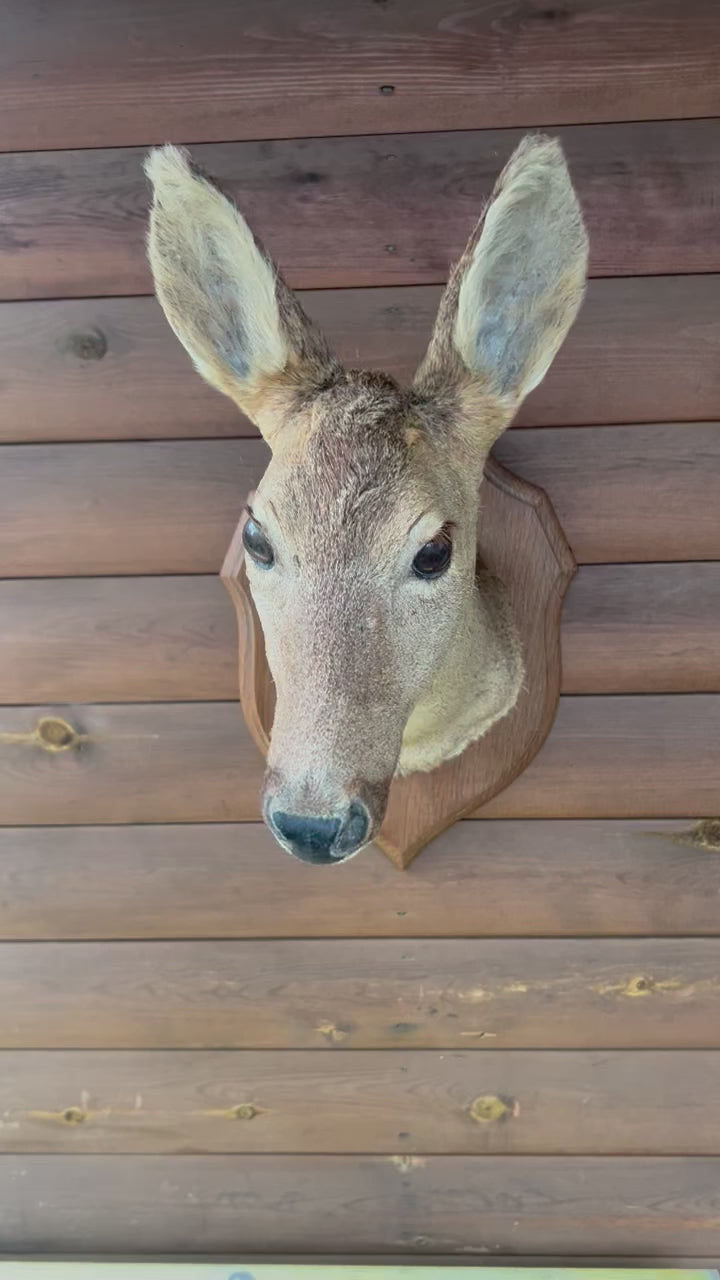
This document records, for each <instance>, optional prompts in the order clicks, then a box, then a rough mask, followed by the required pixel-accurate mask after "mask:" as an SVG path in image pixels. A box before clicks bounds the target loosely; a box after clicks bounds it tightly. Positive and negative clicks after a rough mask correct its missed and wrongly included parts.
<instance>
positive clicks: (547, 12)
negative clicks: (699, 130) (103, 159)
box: [0, 0, 720, 151]
mask: <svg viewBox="0 0 720 1280" xmlns="http://www.w3.org/2000/svg"><path fill="white" fill-rule="evenodd" d="M717 39H718V23H717V16H716V14H715V11H714V9H713V7H712V6H708V5H707V4H703V2H702V0H687V2H686V3H685V4H680V3H679V2H678V0H661V2H660V3H659V2H658V0H653V3H652V4H650V3H647V2H646V3H642V4H634V5H627V4H623V3H622V0H602V3H593V4H590V3H588V0H570V2H569V3H566V4H565V5H563V7H562V8H561V9H557V8H536V7H528V6H526V5H521V4H510V5H507V6H506V7H505V9H504V10H503V11H502V13H500V14H498V11H497V7H496V6H495V5H493V4H492V3H489V2H488V0H484V2H483V3H481V4H479V5H478V4H476V5H475V6H474V7H473V9H472V11H471V12H453V11H448V7H447V4H445V3H444V2H443V0H422V2H421V3H417V0H396V3H394V4H393V5H390V6H385V5H377V6H373V7H371V6H370V5H363V6H361V7H360V8H358V9H356V8H355V7H354V6H339V7H338V6H337V5H333V4H332V2H331V0H313V2H312V4H305V5H303V6H302V7H301V8H298V7H297V6H295V5H292V4H290V3H288V0H271V2H269V3H265V4H263V6H262V9H261V10H259V11H257V12H256V11H255V10H252V11H247V10H246V9H245V8H244V7H243V6H238V5H236V4H233V3H231V0H213V2H212V3H211V4H205V5H204V6H203V8H202V11H200V10H198V8H197V6H196V5H195V4H194V3H193V2H192V0H181V3H177V0H175V2H172V0H161V2H160V3H155V4H153V5H151V6H148V5H147V4H143V3H142V0H124V3H123V4H122V5H117V4H113V5H106V6H102V7H101V8H98V7H97V6H96V5H93V4H92V0H63V3H62V4H55V5H51V6H49V7H48V6H46V5H43V4H42V3H41V0H6V3H5V4H4V5H3V14H2V24H1V25H0V50H1V51H2V56H1V57H0V85H2V93H1V94H0V120H2V127H1V128H0V149H4V150H8V151H9V150H23V149H25V150H32V149H34V148H37V147H67V146H71V147H97V146H116V145H117V146H125V145H127V144H129V143H143V142H150V141H154V142H165V141H166V139H168V138H173V139H176V138H187V139H189V140H195V141H203V140H211V139H223V138H273V137H288V136H292V137H300V136H306V135H308V134H314V133H336V134H342V133H372V132H388V131H395V130H398V131H405V130H416V129H472V128H477V127H478V126H479V125H493V126H500V127H505V126H508V125H517V124H523V125H527V124H530V125H532V124H535V123H536V122H537V121H538V120H542V121H544V122H546V123H558V122H567V121H583V120H625V119H640V120H644V119H649V118H652V117H660V118H663V117H664V116H666V115H667V114H668V111H669V108H670V109H671V111H672V114H673V115H675V116H704V115H717V114H718V113H720V98H719V97H718V91H717V84H716V82H715V76H714V72H715V62H714V60H713V56H712V55H713V50H714V48H715V47H716V45H717ZM148 66H151V67H152V75H150V74H149V73H148Z"/></svg>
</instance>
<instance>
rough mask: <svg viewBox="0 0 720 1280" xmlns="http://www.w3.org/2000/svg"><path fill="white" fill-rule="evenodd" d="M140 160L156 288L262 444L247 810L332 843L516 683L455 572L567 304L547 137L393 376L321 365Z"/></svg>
mask: <svg viewBox="0 0 720 1280" xmlns="http://www.w3.org/2000/svg"><path fill="white" fill-rule="evenodd" d="M146 171H147V173H148V176H149V178H150V180H151V182H152V185H153V188H154V204H153V209H152V214H151V222H150V236H149V255H150V262H151V265H152V270H153V275H154V278H155V286H156V290H157V296H158V298H159V300H160V303H161V304H162V307H163V309H164V311H165V314H166V316H167V318H168V320H169V322H170V324H171V326H172V328H173V329H174V331H175V333H176V334H177V336H178V338H179V339H180V341H181V342H182V344H183V345H184V347H185V348H186V350H187V351H188V352H189V354H190V356H191V358H192V360H193V362H194V364H195V367H196V368H197V370H198V372H199V373H201V374H202V376H203V377H204V378H206V379H207V381H208V382H210V383H211V384H212V385H213V386H214V387H217V388H218V389H219V390H220V391H223V392H225V394H226V395H228V396H230V397H231V398H232V399H233V400H234V401H235V402H236V403H237V404H238V405H239V406H240V408H241V409H242V410H243V411H244V412H245V413H246V414H247V415H248V417H250V418H251V419H252V421H253V422H255V423H256V424H257V426H258V428H259V430H260V432H261V433H262V435H263V436H264V438H265V440H266V441H267V443H268V444H269V446H270V449H271V451H272V460H271V461H270V464H269V466H268V468H267V470H266V472H265V474H264V476H263V478H262V480H261V482H260V484H259V485H258V488H257V491H256V492H255V493H254V494H252V495H251V498H250V501H249V503H248V506H247V510H246V517H245V523H244V527H243V535H242V537H243V543H244V547H245V554H246V571H247V578H248V582H249V585H250V589H251V591H252V596H253V599H254V602H255V606H256V609H257V612H258V614H259V617H260V621H261V623H262V628H263V632H264V636H265V646H266V652H267V659H268V663H269V666H270V670H271V672H272V676H273V679H274V681H275V685H276V695H277V701H276V710H275V719H274V722H273V728H272V740H271V745H270V752H269V756H268V769H267V773H266V777H265V782H264V787H263V812H264V816H265V819H266V821H267V823H268V825H269V826H270V828H271V829H272V831H273V832H274V834H275V836H276V838H277V840H278V841H279V843H280V844H281V845H282V846H283V847H284V848H285V849H286V850H287V851H288V852H289V853H292V854H294V855H295V856H296V857H298V858H301V859H302V860H304V861H306V862H313V863H336V862H340V861H343V860H344V859H346V858H348V857H350V856H351V855H352V854H354V853H356V852H357V851H358V850H359V849H360V848H362V847H363V845H365V844H367V843H368V842H369V841H370V840H372V838H373V836H374V835H375V834H376V832H377V831H378V828H379V826H380V824H381V822H382V819H383V815H384V813H385V808H386V804H387V798H388V792H389V788H390V783H391V780H392V778H393V776H394V775H395V774H396V773H411V772H414V771H417V770H428V769H432V768H434V767H435V766H436V765H437V764H439V763H440V762H442V761H445V760H448V759H449V758H450V757H452V756H455V755H457V754H458V753H460V752H462V751H463V749H464V748H465V747H466V746H467V745H468V744H469V743H470V742H472V741H474V740H475V739H476V738H478V737H480V736H481V735H482V734H484V733H485V732H486V731H487V730H488V729H489V727H490V726H491V725H492V724H494V723H495V722H496V721H497V720H498V719H499V718H500V717H502V716H504V715H506V713H507V712H508V711H509V710H510V709H511V708H512V707H513V706H514V704H515V702H516V700H517V698H518V694H519V691H520V688H521V686H522V681H523V660H522V654H521V649H520V644H519V641H518V638H517V635H516V632H515V628H514V624H513V619H512V617H511V615H510V611H509V609H508V607H507V604H506V601H505V598H504V595H503V591H502V588H501V586H500V584H498V583H492V582H490V581H487V580H486V581H484V580H483V578H482V577H481V578H477V576H476V551H477V549H476V524H477V516H478V502H479V489H480V482H481V479H482V475H483V465H484V463H485V460H486V457H487V454H488V452H489V450H490V447H491V445H492V444H493V442H494V441H495V440H496V439H497V437H498V436H499V435H500V434H501V432H502V431H504V429H505V428H506V427H507V426H508V424H509V423H510V421H511V419H512V417H513V415H514V414H515V412H516V410H517V408H518V406H519V405H520V403H521V402H522V400H523V399H524V397H525V396H526V395H527V394H528V392H529V391H532V389H533V387H535V386H537V384H538V383H539V382H540V380H541V378H542V377H543V376H544V374H545V373H546V371H547V369H548V368H549V366H550V363H551V361H552V360H553V357H554V356H555V354H556V352H557V350H558V348H559V347H560V345H561V343H562V341H563V339H564V338H565V335H566V334H567V331H568V329H569V328H570V325H571V324H572V322H573V320H574V318H575V315H576V313H577V310H578V307H579V305H580V302H581V299H582V294H583V288H584V281H585V271H586V263H587V238H586V235H585V230H584V226H583V220H582V215H581V212H580V208H579V205H578V202H577V199H576V197H575V194H574V192H573V188H572V185H571V183H570V178H569V174H568V170H567V166H566V164H565V160H564V157H563V154H562V151H561V149H560V146H559V144H558V143H557V142H555V141H552V140H550V139H548V138H543V137H528V138H525V140H524V141H523V142H522V143H521V144H520V146H519V147H518V148H517V150H516V152H515V154H514V155H513V156H512V158H511V160H510V162H509V164H508V165H507V166H506V168H505V169H504V171H503V173H502V174H501V175H500V178H499V179H498V182H497V185H496V187H495V190H494V191H493V193H492V196H491V198H490V201H489V203H488V205H487V208H486V209H485V212H484V214H483V216H482V218H481V220H480V222H479V224H478V225H477V227H476V229H475V231H474V232H473V234H472V236H471V237H470V241H469V243H468V246H467V248H466V250H465V252H464V254H463V256H462V257H461V259H460V261H459V262H458V263H457V264H456V266H455V268H454V270H453V271H452V273H451V276H450V280H449V283H448V285H447V288H446V290H445V293H444V296H443V298H442V301H441V303H440V309H439V312H438V317H437V321H436V325H435V331H434V333H433V335H432V337H431V339H430V345H429V347H428V350H427V354H426V355H425V358H424V360H423V362H422V364H421V365H420V368H419V369H418V372H417V374H416V376H415V380H414V382H413V385H412V387H411V388H409V389H406V388H402V387H400V386H398V385H397V384H396V383H395V382H394V381H393V380H392V379H391V378H389V377H386V376H385V375H383V374H380V373H367V372H356V371H355V370H346V369H344V368H342V367H341V366H340V365H339V363H338V362H337V360H336V359H335V358H334V357H333V355H332V354H331V352H330V350H329V348H328V346H327V345H326V342H325V340H324V339H323V337H321V335H320V334H319V333H318V332H317V331H316V330H315V328H314V327H313V325H312V324H311V323H310V321H309V320H308V318H307V317H306V315H305V313H304V312H303V310H302V308H301V306H300V303H299V301H298V299H297V298H296V297H295V295H294V294H293V293H292V292H291V291H290V290H289V289H288V287H287V286H286V285H285V283H284V282H283V280H282V278H281V277H280V275H279V274H278V272H277V269H276V268H275V266H274V265H273V263H272V262H271V261H270V260H269V258H268V257H267V255H266V254H265V252H264V250H263V249H262V247H261V245H260V244H259V243H258V241H257V240H256V239H255V238H254V236H253V234H252V232H251V231H250V230H249V228H248V226H247V224H246V223H245V221H244V220H243V218H242V217H241V216H240V214H239V213H238V211H237V209H236V208H235V207H234V206H233V204H231V202H230V201H229V200H228V199H226V198H225V196H224V195H222V194H221V193H220V192H219V191H218V190H217V188H216V187H215V186H214V185H213V184H212V182H211V181H209V180H208V179H207V178H206V177H204V176H203V175H202V174H201V173H200V172H198V171H197V170H196V169H195V168H194V167H193V165H192V163H191V162H190V160H189V159H188V157H187V155H186V154H185V153H184V152H182V151H180V150H178V149H176V148H175V147H171V146H167V147H163V148H160V149H157V150H155V151H153V152H152V153H151V154H150V156H149V158H148V161H147V163H146Z"/></svg>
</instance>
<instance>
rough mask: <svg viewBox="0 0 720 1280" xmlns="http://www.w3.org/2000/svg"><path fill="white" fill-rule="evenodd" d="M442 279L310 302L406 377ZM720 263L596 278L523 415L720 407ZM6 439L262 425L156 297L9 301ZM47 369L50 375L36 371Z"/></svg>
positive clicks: (694, 411) (355, 345)
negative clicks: (245, 412)
mask: <svg viewBox="0 0 720 1280" xmlns="http://www.w3.org/2000/svg"><path fill="white" fill-rule="evenodd" d="M440 292H441V289H440V286H436V285H418V286H415V287H406V288H378V289H352V290H350V289H331V290H324V289H316V290H311V291H310V292H307V291H306V292H303V295H302V301H303V305H304V306H305V308H306V309H307V310H308V311H309V313H310V314H311V315H312V317H313V319H315V320H316V321H317V323H318V324H319V325H320V326H321V328H322V329H323V330H324V331H325V332H326V333H327V335H328V337H329V338H330V339H331V341H332V343H333V344H334V346H335V348H336V349H337V351H338V353H339V355H340V356H341V358H342V359H343V360H344V361H345V362H346V363H348V364H349V365H351V366H353V367H355V366H358V365H360V366H363V365H365V366H368V367H371V368H378V367H379V368H383V369H385V370H386V371H387V372H389V373H392V374H394V375H395V376H396V377H398V378H400V379H401V380H402V381H405V382H409V381H410V380H411V378H412V376H413V373H414V371H415V369H416V367H417V365H418V363H419V361H420V359H421V357H422V355H423V352H424V350H425V347H426V345H427V341H428V338H429V335H430V332H431V328H432V324H433V320H434V317H435V312H436V309H437V304H438V300H439V297H440ZM719 344H720V275H706V276H646V277H642V276H638V277H630V278H626V279H623V278H621V277H619V278H617V279H614V280H613V279H607V280H591V281H590V283H589V287H588V293H587V298H586V300H585V303H584V304H583V307H582V309H581V312H580V315H579V317H578V319H577V320H576V322H575V324H574V325H573V327H572V329H571V331H570V335H569V337H568V339H567V342H566V343H565V344H564V345H563V347H562V349H561V351H560V354H559V355H558V357H557V359H556V360H555V362H554V363H553V365H552V368H551V371H550V373H549V374H548V376H547V377H546V378H545V379H544V380H543V382H542V383H541V384H540V386H539V387H538V389H537V391H535V392H533V394H532V395H531V396H530V398H529V399H528V400H527V401H526V402H525V404H524V405H523V407H522V408H521V410H520V414H519V416H518V419H517V421H518V423H519V424H520V425H522V426H576V425H586V424H589V423H625V422H660V421H663V420H664V421H672V420H680V419H682V418H683V417H685V418H687V419H695V420H699V419H703V418H704V419H708V420H709V419H716V418H720V366H719V364H718V361H717V359H716V358H715V357H716V352H717V349H718V345H719ZM0 350H1V351H2V361H3V377H2V381H0V440H3V441H7V442H23V441H26V442H31V441H49V440H59V441H61V440H93V439H96V440H100V439H105V440H112V439H123V438H130V439H141V438H152V437H155V438H160V437H176V438H180V437H182V436H194V437H200V436H237V435H240V436H242V435H252V434H255V429H254V427H253V426H252V425H251V424H250V423H249V422H248V420H247V419H246V418H243V417H242V415H241V414H240V413H239V412H238V410H237V409H236V408H235V406H234V405H233V404H232V403H231V402H230V400H228V399H226V398H225V397H224V396H220V395H218V394H217V393H215V392H214V391H212V390H211V388H210V387H209V386H208V385H207V384H206V383H205V382H203V380H202V379H201V378H199V377H198V375H197V374H196V373H195V371H194V370H193V368H192V366H191V364H190V361H189V360H188V359H187V357H186V355H185V353H184V351H183V349H182V347H181V346H180V344H179V343H178V342H177V340H176V339H175V337H174V336H173V334H172V333H171V331H170V329H169V327H168V325H167V324H166V322H165V320H164V318H163V316H162V313H161V311H160V308H159V307H158V305H157V303H156V302H155V300H154V299H153V298H140V297H135V298H69V299H63V300H58V301H50V302H42V301H36V302H26V303H13V302H4V303H0ZM40 373H42V376H39V375H40Z"/></svg>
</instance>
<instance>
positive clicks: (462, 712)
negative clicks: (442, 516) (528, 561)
mask: <svg viewBox="0 0 720 1280" xmlns="http://www.w3.org/2000/svg"><path fill="white" fill-rule="evenodd" d="M523 676H524V668H523V660H522V647H521V644H520V639H519V636H518V633H517V630H516V628H515V622H514V619H513V616H512V611H511V608H510V603H509V601H508V598H507V593H506V591H505V588H504V587H503V585H502V583H500V582H499V581H498V579H497V578H494V577H493V576H492V574H490V573H489V572H488V571H487V570H485V569H481V570H479V572H478V574H477V577H476V585H475V590H474V591H473V593H472V595H471V596H470V597H469V599H468V606H467V609H466V612H465V615H464V616H463V617H462V618H461V620H460V624H459V626H458V630H457V633H456V637H455V643H454V645H453V647H452V650H451V651H449V652H448V654H447V658H446V661H445V663H444V664H443V666H442V667H441V668H440V669H439V671H438V672H437V675H436V677H435V679H434V681H433V683H432V685H431V687H430V689H429V690H428V692H427V693H426V694H425V696H424V697H423V698H422V699H421V700H420V702H419V703H418V704H417V705H416V707H415V708H414V710H413V712H412V713H411V715H410V718H409V720H408V722H407V725H406V726H405V732H404V734H403V740H402V748H401V751H400V760H399V762H398V769H397V772H398V773H399V774H408V773H416V772H420V771H422V772H424V771H427V770H429V769H434V768H435V767H436V766H437V765H439V764H442V763H443V761H445V760H450V759H452V757H453V756H457V755H459V754H460V753H461V752H462V751H464V749H465V747H467V746H468V745H469V744H470V743H471V742H474V741H475V740H476V739H477V738H481V737H482V736H483V734H485V733H487V731H488V729H489V728H490V727H491V725H493V724H495V722H496V721H497V720H500V719H501V718H502V717H503V716H504V715H507V713H508V712H509V711H510V710H511V709H512V708H513V707H514V706H515V703H516V702H517V699H518V697H519V694H520V690H521V688H522V683H523Z"/></svg>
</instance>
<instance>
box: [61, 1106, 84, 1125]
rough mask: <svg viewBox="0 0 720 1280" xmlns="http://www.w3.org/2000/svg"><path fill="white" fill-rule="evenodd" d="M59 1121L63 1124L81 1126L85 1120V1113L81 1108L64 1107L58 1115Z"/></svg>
mask: <svg viewBox="0 0 720 1280" xmlns="http://www.w3.org/2000/svg"><path fill="white" fill-rule="evenodd" d="M60 1119H61V1120H62V1122H63V1124H83V1123H84V1122H85V1120H86V1119H87V1112H86V1111H83V1109H82V1107H66V1108H65V1110H64V1111H62V1112H61V1113H60Z"/></svg>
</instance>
